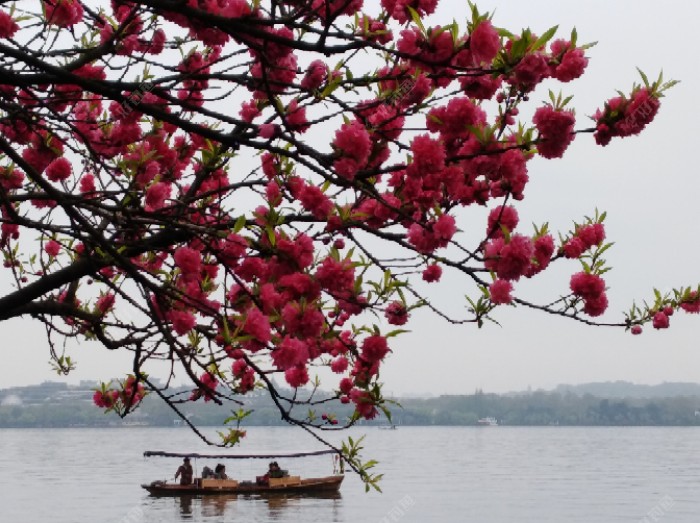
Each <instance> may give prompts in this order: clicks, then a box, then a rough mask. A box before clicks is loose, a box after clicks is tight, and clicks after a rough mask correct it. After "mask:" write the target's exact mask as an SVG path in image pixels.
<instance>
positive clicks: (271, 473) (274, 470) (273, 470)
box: [267, 461, 284, 478]
mask: <svg viewBox="0 0 700 523" xmlns="http://www.w3.org/2000/svg"><path fill="white" fill-rule="evenodd" d="M267 476H268V477H270V478H283V477H284V471H283V470H282V469H281V468H280V466H279V465H278V464H277V462H276V461H273V462H272V463H270V466H269V470H268V471H267Z"/></svg>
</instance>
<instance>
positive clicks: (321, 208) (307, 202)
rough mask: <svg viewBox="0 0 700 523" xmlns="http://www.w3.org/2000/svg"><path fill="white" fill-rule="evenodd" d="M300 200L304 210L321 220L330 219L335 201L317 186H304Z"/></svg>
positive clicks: (300, 193) (300, 192)
mask: <svg viewBox="0 0 700 523" xmlns="http://www.w3.org/2000/svg"><path fill="white" fill-rule="evenodd" d="M298 198H299V201H300V202H301V204H302V206H303V207H304V209H306V210H307V211H310V212H311V214H313V215H314V217H315V218H318V219H319V220H323V219H325V218H328V215H329V214H330V213H331V212H332V211H333V201H332V200H331V199H330V198H328V196H326V195H325V193H324V192H323V191H322V190H321V189H320V188H319V187H318V186H316V185H310V184H309V185H304V187H303V189H301V191H299V196H298Z"/></svg>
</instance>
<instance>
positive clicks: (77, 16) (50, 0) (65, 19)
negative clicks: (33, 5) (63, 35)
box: [43, 0, 83, 27]
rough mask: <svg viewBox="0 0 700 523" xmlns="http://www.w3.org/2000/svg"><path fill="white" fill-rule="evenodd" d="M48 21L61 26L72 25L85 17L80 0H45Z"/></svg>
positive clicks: (50, 23)
mask: <svg viewBox="0 0 700 523" xmlns="http://www.w3.org/2000/svg"><path fill="white" fill-rule="evenodd" d="M43 2H44V12H45V13H46V23H48V24H49V25H57V26H59V27H71V26H73V25H75V24H77V23H78V22H80V21H81V20H82V19H83V6H82V4H81V3H80V0H43Z"/></svg>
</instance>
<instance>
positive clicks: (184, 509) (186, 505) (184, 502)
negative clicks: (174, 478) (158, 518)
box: [180, 496, 193, 519]
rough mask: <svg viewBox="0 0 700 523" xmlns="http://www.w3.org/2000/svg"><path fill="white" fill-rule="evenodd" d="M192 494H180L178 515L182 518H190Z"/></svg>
mask: <svg viewBox="0 0 700 523" xmlns="http://www.w3.org/2000/svg"><path fill="white" fill-rule="evenodd" d="M192 498H193V497H192V496H180V515H181V516H182V519H192Z"/></svg>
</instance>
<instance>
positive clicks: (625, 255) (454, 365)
mask: <svg viewBox="0 0 700 523" xmlns="http://www.w3.org/2000/svg"><path fill="white" fill-rule="evenodd" d="M368 3H369V2H368ZM441 3H442V7H441V9H440V12H439V13H437V14H436V15H435V16H434V17H432V18H431V19H430V20H429V22H428V23H429V24H430V25H435V24H439V23H442V24H445V23H449V22H451V20H452V17H455V16H457V15H459V16H457V21H458V22H459V23H460V24H461V25H462V26H463V20H464V16H462V13H465V15H466V12H467V11H466V9H467V7H466V2H462V1H448V0H442V2H441ZM664 5H665V7H663V8H661V7H660V5H659V3H658V2H653V3H652V2H650V1H631V0H624V1H616V2H609V1H608V2H603V1H586V2H554V1H534V0H533V1H530V2H503V1H500V2H499V1H488V2H487V1H480V2H478V6H479V8H480V9H481V10H482V11H483V10H493V9H494V8H495V9H496V14H495V17H494V24H495V25H497V26H501V27H505V28H507V29H509V30H511V31H514V32H515V31H517V30H519V29H520V28H522V27H526V26H529V27H530V28H531V29H532V30H533V31H534V32H536V33H538V34H541V33H543V32H544V31H545V30H546V29H548V28H549V27H551V26H553V25H556V24H559V27H560V31H559V33H558V36H561V37H567V36H568V35H569V33H570V31H571V28H572V27H574V26H575V27H576V28H577V30H578V34H579V42H580V43H584V42H591V41H598V45H597V46H596V47H594V48H593V49H591V50H589V53H588V54H589V57H590V58H591V61H590V64H589V67H588V70H587V73H586V74H585V75H584V77H583V78H581V79H579V80H577V81H575V82H573V83H572V84H564V85H562V87H561V88H562V91H563V93H564V94H573V95H574V96H575V97H574V100H573V102H572V104H573V107H575V108H576V109H577V120H578V125H577V128H583V127H588V126H589V123H590V120H588V119H587V118H586V117H587V115H590V114H592V113H593V112H594V111H595V110H596V109H597V108H598V107H602V104H603V102H604V101H605V100H607V99H608V98H610V97H612V96H614V95H615V90H616V89H620V90H622V91H623V92H627V91H629V88H630V87H631V85H632V83H633V82H637V81H639V75H638V73H637V71H636V69H635V67H636V66H638V67H640V68H641V69H642V70H643V71H645V72H646V73H647V74H648V75H649V76H650V78H655V77H656V75H657V74H658V72H659V70H661V69H662V68H663V70H664V73H665V77H667V79H671V78H673V79H678V80H681V83H680V84H679V85H677V86H676V87H675V88H673V89H672V90H671V91H670V92H668V94H667V96H666V97H665V98H664V99H662V105H661V110H660V113H659V114H658V116H657V117H656V120H655V121H654V122H653V124H652V125H651V126H650V127H649V128H648V129H647V130H645V131H644V132H643V133H642V134H641V135H640V136H638V137H632V138H626V139H624V140H620V139H615V140H613V142H612V143H611V144H610V145H609V146H608V147H606V148H601V147H599V146H597V145H595V143H594V141H593V138H592V136H591V135H582V136H579V137H577V139H576V140H575V141H574V143H573V145H572V146H571V148H570V150H569V151H568V154H567V155H566V157H565V158H564V159H563V160H543V159H536V160H534V161H532V162H530V164H529V170H530V183H529V185H528V187H527V189H526V192H525V199H524V200H523V201H522V202H520V203H519V204H518V212H519V213H520V217H521V226H520V227H521V229H522V230H523V231H526V232H527V231H528V228H527V224H529V223H531V222H536V223H542V222H545V221H548V222H549V223H550V229H551V230H553V231H562V232H566V231H567V230H569V229H570V228H571V226H572V221H573V220H577V221H580V220H581V219H582V218H583V216H584V215H591V214H593V213H594V211H595V209H596V207H597V208H598V209H599V210H601V211H602V210H605V211H607V212H608V219H607V220H606V226H607V234H608V238H609V239H610V240H612V241H614V242H615V243H616V244H615V246H614V247H613V248H612V249H611V250H610V251H608V256H607V259H608V261H609V264H610V265H611V266H612V267H613V268H614V270H613V271H612V272H610V273H608V274H607V275H606V281H607V284H608V287H609V290H608V298H609V301H610V306H609V309H608V313H607V314H606V315H605V316H604V317H603V318H602V320H604V321H621V320H622V319H623V316H622V311H623V310H626V309H628V308H629V306H630V305H631V304H632V302H633V301H634V300H637V301H638V302H640V301H642V300H644V299H650V298H651V297H652V288H653V287H656V288H658V289H660V290H662V291H664V290H670V289H671V288H672V287H674V286H681V285H692V284H694V283H697V282H698V281H699V280H700V270H698V263H697V260H698V251H699V250H700V246H698V237H697V233H696V220H697V218H698V211H697V203H696V198H697V195H698V194H700V178H698V176H697V175H696V172H695V170H696V167H695V165H694V164H692V161H693V160H692V158H693V157H694V152H695V147H696V145H695V144H694V143H693V142H692V140H693V137H694V136H695V129H694V126H695V122H694V117H695V116H696V115H698V114H699V113H700V110H698V108H697V106H696V100H695V97H694V96H693V95H694V94H695V89H696V87H697V85H698V80H699V78H698V77H699V76H700V72H698V70H697V67H696V66H695V65H696V62H697V56H696V54H697V51H696V45H697V44H696V43H695V41H696V39H695V38H694V37H693V35H694V33H695V30H696V27H695V24H696V21H697V20H698V15H699V14H700V7H698V6H697V5H696V4H695V3H691V2H667V3H666V4H664ZM426 25H428V24H426ZM556 88H557V89H558V88H559V87H558V86H557V87H556ZM546 89H547V87H546V86H545V88H544V89H542V88H541V89H539V90H538V91H536V92H535V93H534V94H533V95H532V96H531V99H532V100H533V101H536V102H539V101H540V100H545V99H546V98H547V95H546ZM538 105H539V103H535V104H532V105H531V106H532V109H534V108H535V107H537V106H538ZM483 224H484V222H483V221H479V222H478V223H477V224H476V227H478V228H479V230H481V229H482V227H483ZM460 225H461V226H462V228H466V227H468V226H469V225H468V224H460ZM472 226H473V225H472ZM567 263H568V265H567V264H566V263H564V264H559V265H561V267H559V268H558V269H557V270H555V271H552V272H551V273H549V274H546V275H545V277H543V278H537V279H535V281H532V282H530V281H526V282H522V283H519V284H518V285H517V286H516V292H517V293H518V294H519V295H520V294H522V296H523V297H526V298H532V297H540V298H541V299H542V300H547V299H548V298H556V297H557V296H558V295H559V292H560V291H561V292H564V291H566V289H567V287H568V278H569V277H570V275H571V274H572V273H574V272H576V271H577V270H578V269H577V265H576V264H574V263H573V262H567ZM0 278H3V276H2V273H0ZM462 284H463V282H461V281H457V280H453V279H450V278H445V279H444V280H443V282H441V284H440V285H439V286H438V287H436V288H435V290H436V292H437V293H438V294H437V300H438V302H439V303H440V304H441V305H443V306H444V307H445V308H447V309H448V310H450V312H454V315H457V314H458V313H459V311H461V310H463V306H464V303H463V301H462V299H461V298H462V296H463V295H464V294H465V293H466V292H467V289H466V288H465V289H464V291H462V289H461V285H462ZM6 288H7V284H6V281H4V280H0V290H2V289H6ZM495 317H496V319H498V321H499V322H500V324H501V327H499V326H496V325H487V326H486V327H484V328H483V329H481V330H478V329H476V328H475V327H474V326H473V325H471V324H470V325H465V326H451V325H449V324H446V323H445V322H442V321H441V320H439V319H438V318H435V317H432V316H431V315H430V314H429V313H427V311H426V312H420V313H416V315H415V317H414V320H415V321H413V322H412V323H411V328H412V329H413V331H412V332H411V333H409V334H406V335H403V336H402V337H399V338H397V339H395V340H394V341H393V348H394V354H393V355H392V356H391V357H390V358H389V360H388V361H387V363H386V365H385V367H384V370H383V371H382V381H384V382H385V384H386V387H385V392H387V393H392V392H393V393H394V394H407V393H412V392H418V393H432V394H440V393H471V392H473V391H474V389H475V388H482V389H484V390H485V391H489V392H503V391H508V390H520V389H524V388H527V387H528V386H532V387H533V388H551V387H553V386H555V385H557V384H558V383H581V382H588V381H605V380H628V381H633V382H638V383H650V384H653V383H659V382H663V381H695V382H698V381H700V351H698V349H697V347H696V345H697V342H696V341H695V340H696V337H695V336H693V334H695V333H697V332H698V329H699V328H700V317H697V316H691V315H687V314H684V313H683V314H676V315H675V316H673V317H672V318H671V328H670V329H669V330H667V331H663V332H655V331H653V329H652V328H651V327H650V326H649V327H647V328H645V331H644V333H643V334H642V335H641V336H637V337H633V336H631V335H630V334H629V333H625V332H624V331H623V330H622V329H609V328H601V327H598V328H595V327H584V326H581V325H578V324H576V323H574V322H571V321H567V320H563V319H558V318H553V317H551V316H546V315H543V314H541V313H535V312H530V311H526V310H523V309H511V308H503V310H501V311H497V312H496V314H495ZM42 334H43V331H42V330H41V325H40V324H38V323H34V322H32V321H31V320H28V319H26V320H14V321H11V322H5V323H3V324H0V335H2V336H3V339H4V340H5V342H4V343H3V346H4V349H5V351H4V359H3V361H2V365H0V388H4V387H8V386H13V385H24V384H30V383H37V382H39V381H43V380H46V379H57V378H56V376H55V374H52V373H51V371H50V368H49V365H48V363H47V361H48V351H47V348H46V342H45V340H44V338H43V336H42ZM71 355H72V356H73V357H74V358H75V359H76V360H77V361H78V364H79V366H78V369H77V370H76V372H75V373H74V374H72V375H71V376H70V378H69V379H68V381H70V382H75V381H77V380H79V379H105V380H107V379H109V378H111V377H114V376H122V375H123V374H124V373H126V372H128V370H129V368H130V364H129V359H128V356H127V357H124V356H123V355H118V354H111V353H108V352H107V351H105V350H103V349H100V348H99V347H97V346H91V345H88V344H83V345H81V346H80V347H79V348H77V349H76V350H73V351H72V352H71Z"/></svg>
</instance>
